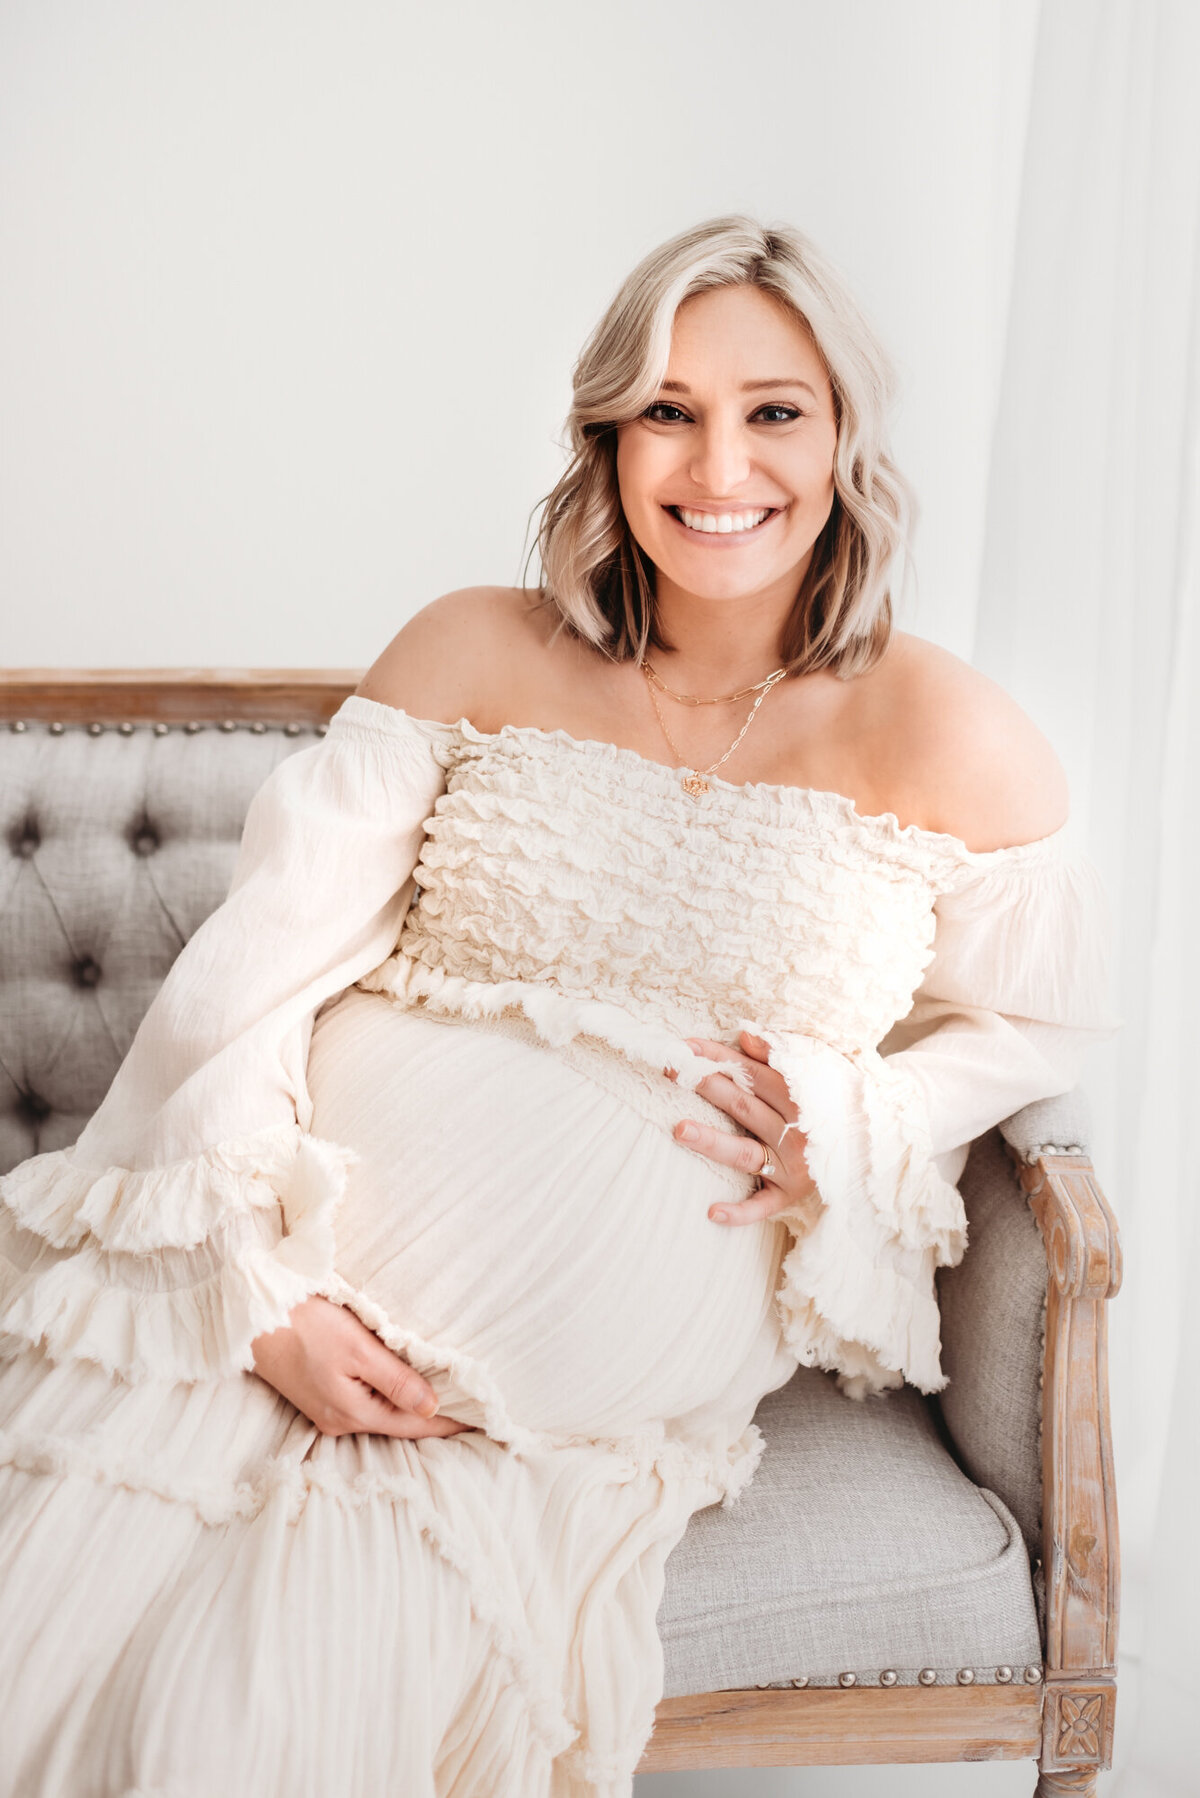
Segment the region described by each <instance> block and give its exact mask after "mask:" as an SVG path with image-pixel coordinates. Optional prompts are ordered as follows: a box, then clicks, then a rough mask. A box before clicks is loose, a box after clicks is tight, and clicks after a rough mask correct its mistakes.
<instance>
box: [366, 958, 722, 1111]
mask: <svg viewBox="0 0 1200 1798" xmlns="http://www.w3.org/2000/svg"><path fill="white" fill-rule="evenodd" d="M356 984H357V985H358V986H359V987H360V988H361V989H362V990H363V991H364V992H368V993H385V994H387V995H388V997H389V998H392V999H395V1000H396V1001H397V1003H398V1004H400V1005H402V1006H405V1007H412V1008H418V1009H424V1010H426V1011H430V1012H435V1013H438V1014H441V1015H444V1016H452V1017H462V1018H492V1017H497V1016H499V1015H500V1014H501V1013H503V1012H506V1011H513V1010H516V1011H520V1012H523V1013H524V1015H525V1016H526V1017H527V1018H528V1019H529V1021H530V1023H531V1024H532V1025H533V1026H534V1028H535V1030H536V1031H537V1033H538V1035H539V1036H540V1037H541V1038H542V1040H543V1041H544V1042H546V1043H549V1044H550V1045H551V1046H552V1047H554V1048H561V1047H562V1046H563V1045H564V1044H566V1043H569V1042H570V1041H571V1040H572V1039H573V1038H574V1037H577V1036H592V1037H598V1038H599V1039H600V1040H601V1041H602V1042H606V1043H608V1044H609V1045H610V1046H611V1047H612V1048H614V1049H617V1050H619V1051H620V1052H621V1053H622V1054H623V1055H628V1056H630V1057H631V1058H632V1059H633V1060H635V1061H640V1062H644V1063H645V1064H646V1065H647V1066H649V1067H657V1068H661V1067H664V1066H668V1067H673V1068H674V1069H675V1070H676V1072H677V1074H678V1076H679V1079H678V1084H679V1085H680V1086H681V1087H683V1088H685V1089H686V1090H687V1091H689V1092H693V1091H694V1090H695V1088H696V1087H697V1086H698V1085H699V1083H700V1081H701V1080H703V1079H705V1078H706V1077H707V1076H708V1075H709V1074H725V1075H726V1076H727V1077H729V1078H730V1079H732V1080H733V1081H734V1084H735V1085H737V1086H740V1087H742V1088H743V1090H744V1091H747V1092H749V1091H750V1090H751V1088H750V1082H749V1076H748V1075H747V1074H746V1073H745V1071H744V1069H742V1068H741V1066H740V1064H734V1065H731V1064H730V1063H729V1062H728V1061H713V1060H711V1059H710V1058H709V1057H708V1056H707V1055H697V1054H695V1053H694V1051H693V1050H691V1049H689V1048H688V1046H687V1043H686V1041H685V1040H684V1038H683V1037H681V1036H678V1035H677V1034H676V1033H675V1032H674V1031H673V1030H670V1029H668V1028H667V1026H666V1025H663V1024H655V1023H653V1022H651V1021H650V1020H648V1019H644V1018H637V1017H634V1016H633V1014H632V1013H631V1012H628V1011H626V1010H625V1009H624V1008H623V1007H622V1006H620V1005H613V1004H610V1003H609V1002H608V1001H607V1000H603V999H575V998H571V997H570V996H569V995H568V994H566V993H562V992H558V991H557V990H556V989H555V988H554V987H551V986H546V985H537V984H536V983H534V982H533V981H526V980H496V981H485V980H469V979H467V978H466V976H465V975H462V974H447V973H446V971H445V970H444V969H443V968H427V967H425V966H424V965H423V964H422V963H420V962H414V961H412V960H411V959H410V958H409V957H408V956H407V955H404V954H399V955H393V956H390V957H389V958H388V960H387V961H385V962H382V963H381V964H380V966H379V967H378V968H376V969H374V970H373V972H371V973H370V974H365V975H363V976H362V978H361V979H360V980H359V981H357V983H356Z"/></svg>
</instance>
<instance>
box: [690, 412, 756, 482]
mask: <svg viewBox="0 0 1200 1798" xmlns="http://www.w3.org/2000/svg"><path fill="white" fill-rule="evenodd" d="M690 473H691V478H692V480H693V481H694V483H695V485H696V486H697V487H698V488H699V489H701V491H702V492H703V493H704V494H705V496H706V497H707V498H708V499H733V498H735V497H736V495H737V492H738V489H739V488H740V487H743V486H744V485H745V483H746V481H747V479H748V478H749V474H750V452H749V448H748V446H747V443H746V440H745V437H744V436H743V434H742V432H741V431H740V430H739V429H737V428H736V427H730V426H728V425H718V424H709V425H706V426H705V427H704V428H703V429H702V430H701V431H700V433H699V436H698V440H697V442H696V445H695V451H694V454H693V456H692V461H691V469H690Z"/></svg>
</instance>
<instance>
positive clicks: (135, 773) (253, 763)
mask: <svg viewBox="0 0 1200 1798" xmlns="http://www.w3.org/2000/svg"><path fill="white" fill-rule="evenodd" d="M355 679H356V677H355V676H354V675H352V674H350V673H339V672H336V671H335V672H330V673H316V674H314V673H307V672H302V673H296V672H293V673H278V674H237V673H234V674H223V675H221V674H186V673H181V672H168V673H164V674H153V673H137V674H127V675H125V674H119V673H110V674H80V675H74V676H72V675H64V674H61V673H54V674H50V673H37V672H34V673H28V672H27V673H14V674H9V675H7V676H0V1170H3V1169H5V1168H8V1167H11V1166H13V1165H14V1164H15V1163H17V1162H19V1161H21V1160H24V1159H25V1158H26V1157H27V1156H29V1155H32V1154H34V1153H36V1152H38V1151H39V1150H43V1149H53V1148H60V1147H64V1146H66V1145H68V1144H69V1143H71V1142H73V1141H74V1140H75V1138H76V1136H77V1135H78V1134H79V1132H80V1130H81V1129H82V1127H83V1125H84V1123H85V1122H86V1120H87V1118H88V1117H89V1116H90V1114H91V1112H92V1110H93V1109H94V1108H95V1106H96V1105H97V1104H98V1103H99V1101H100V1099H101V1098H102V1097H103V1095H104V1093H105V1091H106V1089H107V1087H108V1085H109V1082H110V1081H111V1079H112V1076H113V1074H114V1073H115V1072H116V1069H117V1067H118V1065H119V1063H120V1061H121V1059H122V1057H123V1056H124V1054H125V1052H126V1050H127V1049H128V1047H129V1044H130V1043H131V1041H132V1039H133V1036H134V1033H135V1031H136V1029H137V1026H138V1023H139V1021H140V1019H141V1017H142V1015H143V1014H144V1012H145V1010H146V1008H147V1006H148V1005H149V1003H150V1000H151V998H152V996H153V994H154V992H155V991H156V989H157V987H158V985H159V983H160V982H161V980H162V979H163V976H164V975H165V973H166V971H167V969H168V968H169V967H170V965H171V963H172V961H173V960H174V958H175V956H176V955H177V954H178V952H179V950H180V949H181V947H182V946H183V944H184V943H185V942H186V941H187V939H188V938H189V937H190V936H191V934H192V932H193V931H194V930H195V929H196V928H197V926H198V925H199V924H200V923H201V921H202V920H203V919H204V918H205V917H206V916H207V915H208V913H209V912H210V911H211V910H212V909H213V908H214V907H215V906H216V905H217V904H219V903H220V901H221V899H222V898H223V896H224V893H225V889H226V887H227V885H228V881H229V878H230V874H231V871H232V866H233V860H234V856H235V853H236V849H237V844H238V840H239V837H240V834H241V828H242V823H243V820H244V817H245V813H246V810H247V807H248V805H249V801H250V798H251V795H252V794H253V793H254V791H255V790H256V789H257V787H258V786H259V785H260V784H261V783H262V781H263V780H264V779H265V778H266V776H267V774H268V773H269V772H270V771H271V769H272V768H273V767H274V766H275V765H276V764H277V763H278V762H279V761H280V760H281V758H283V757H284V756H287V755H289V754H291V753H293V751H294V750H296V749H297V748H300V747H302V746H304V745H305V744H308V743H311V742H312V741H313V734H314V732H316V733H320V732H321V731H322V730H323V728H324V721H325V720H326V719H327V718H328V717H329V716H330V715H331V714H332V712H333V711H334V710H335V709H336V707H337V705H338V704H340V702H341V700H342V698H343V697H344V696H345V694H346V693H347V692H348V691H349V690H350V689H351V687H352V686H353V685H354V681H355ZM1087 1138H1088V1123H1087V1114H1086V1108H1085V1105H1084V1102H1083V1097H1082V1094H1080V1093H1078V1092H1077V1093H1073V1094H1070V1095H1067V1096H1066V1097H1064V1098H1061V1099H1053V1100H1046V1101H1042V1102H1039V1103H1038V1104H1036V1105H1031V1106H1029V1107H1027V1108H1026V1109H1025V1110H1024V1111H1022V1112H1020V1113H1018V1114H1017V1115H1016V1116H1015V1117H1012V1118H1009V1119H1007V1120H1006V1121H1005V1122H1004V1123H1003V1124H1001V1125H1000V1126H999V1127H998V1128H997V1129H993V1130H990V1131H988V1132H987V1133H986V1134H985V1135H983V1136H981V1137H980V1138H979V1139H978V1140H977V1141H976V1142H975V1143H974V1144H973V1146H972V1149H971V1154H970V1158H969V1160H968V1162H967V1166H966V1169H965V1171H964V1173H963V1176H962V1181H961V1189H962V1192H963V1197H964V1201H965V1205H966V1210H967V1215H968V1221H969V1232H970V1248H969V1250H968V1252H967V1254H966V1256H965V1257H964V1259H963V1261H962V1262H961V1264H960V1265H959V1266H958V1267H957V1268H954V1269H943V1270H941V1272H940V1274H939V1299H940V1304H941V1312H942V1340H943V1364H944V1367H945V1370H946V1372H947V1374H948V1376H949V1384H948V1385H947V1387H946V1388H945V1390H944V1391H943V1392H942V1393H940V1394H939V1395H937V1396H936V1397H934V1398H929V1399H927V1398H925V1397H923V1396H922V1395H921V1394H920V1393H919V1392H917V1391H916V1390H915V1389H914V1388H912V1387H905V1388H903V1389H901V1390H898V1391H894V1392H891V1393H889V1394H888V1395H887V1396H886V1397H885V1398H880V1399H873V1400H869V1401H867V1402H866V1403H863V1404H856V1403H853V1402H851V1401H848V1400H847V1399H845V1398H843V1397H842V1396H841V1394H840V1393H839V1392H838V1391H837V1389H836V1386H835V1385H834V1383H833V1380H832V1377H831V1376H828V1375H825V1374H823V1373H821V1372H819V1371H817V1370H814V1369H809V1368H799V1369H798V1370H797V1372H796V1374H795V1375H794V1377H793V1378H792V1379H791V1380H790V1381H789V1382H788V1384H787V1385H786V1386H784V1387H783V1388H781V1389H780V1390H779V1391H777V1392H774V1393H771V1394H770V1395H769V1396H768V1397H767V1398H766V1399H764V1401H763V1403H762V1405H761V1406H760V1408H759V1412H758V1416H757V1421H758V1423H759V1425H760V1426H761V1428H762V1430H763V1433H764V1436H765V1438H766V1442H767V1447H766V1452H765V1454H764V1456H763V1460H762V1462H761V1464H760V1467H759V1470H758V1473H757V1475H756V1477H755V1479H754V1481H753V1483H752V1485H751V1486H750V1488H749V1489H748V1490H747V1491H746V1493H745V1494H744V1495H743V1496H742V1498H741V1499H740V1500H739V1502H738V1504H737V1505H736V1506H734V1507H732V1508H730V1509H729V1510H723V1509H722V1508H721V1507H719V1506H714V1507H711V1508H709V1509H707V1510H705V1511H701V1512H699V1513H697V1515H696V1516H695V1517H694V1518H693V1519H692V1522H691V1523H690V1525H689V1527H688V1530H687V1532H686V1534H685V1536H684V1537H683V1539H682V1541H681V1542H680V1543H679V1544H678V1546H677V1547H676V1549H675V1550H674V1552H673V1553H672V1555H671V1556H670V1558H669V1560H668V1562H667V1570H666V1584H665V1590H664V1593H663V1597H662V1602H661V1605H660V1609H659V1613H658V1622H659V1633H660V1637H661V1640H662V1643H663V1650H664V1657H665V1676H666V1677H665V1696H664V1699H663V1701H662V1703H661V1705H660V1706H659V1711H658V1721H657V1724H656V1728H655V1732H654V1736H653V1738H652V1740H651V1742H650V1744H649V1746H648V1749H647V1752H646V1756H645V1759H644V1762H643V1770H644V1771H649V1770H662V1769H668V1768H699V1767H719V1766H735V1765H770V1764H774V1765H800V1764H833V1763H856V1762H869V1761H870V1762H889V1761H933V1760H968V1761H969V1760H985V1759H1000V1758H1005V1759H1017V1758H1031V1759H1037V1760H1038V1762H1039V1768H1040V1771H1039V1778H1038V1787H1037V1790H1038V1792H1039V1793H1041V1794H1043V1798H1048V1795H1049V1794H1058V1793H1067V1792H1073V1793H1084V1794H1087V1793H1092V1792H1094V1790H1095V1777H1096V1769H1097V1768H1099V1767H1104V1766H1107V1765H1108V1764H1109V1763H1110V1756H1111V1741H1112V1728H1113V1716H1114V1707H1115V1681H1114V1668H1115V1660H1116V1631H1117V1590H1118V1559H1117V1526H1116V1509H1115V1498H1114V1486H1113V1472H1112V1459H1111V1445H1110V1437H1109V1420H1108V1398H1107V1377H1106V1335H1105V1305H1106V1301H1107V1300H1108V1298H1109V1297H1111V1296H1112V1295H1113V1294H1114V1293H1115V1292H1116V1290H1117V1287H1118V1284H1119V1279H1120V1261H1119V1248H1118V1242H1117V1232H1116V1227H1115V1224H1114V1222H1113V1218H1112V1215H1111V1213H1110V1211H1109V1209H1108V1206H1107V1204H1106V1202H1105V1200H1104V1197H1103V1195H1102V1193H1101V1192H1100V1190H1099V1188H1098V1186H1097V1184H1096V1180H1095V1177H1094V1172H1093V1169H1092V1166H1091V1162H1090V1160H1089V1157H1088V1152H1087Z"/></svg>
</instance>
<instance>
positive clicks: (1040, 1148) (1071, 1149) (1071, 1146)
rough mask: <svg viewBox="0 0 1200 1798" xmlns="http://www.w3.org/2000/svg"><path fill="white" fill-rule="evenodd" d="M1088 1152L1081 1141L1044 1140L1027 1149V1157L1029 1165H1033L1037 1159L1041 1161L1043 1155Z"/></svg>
mask: <svg viewBox="0 0 1200 1798" xmlns="http://www.w3.org/2000/svg"><path fill="white" fill-rule="evenodd" d="M1086 1154H1087V1150H1086V1149H1085V1148H1084V1146H1083V1144H1082V1143H1079V1142H1072V1143H1055V1142H1044V1143H1039V1144H1037V1146H1036V1147H1035V1148H1032V1149H1026V1151H1025V1159H1026V1161H1027V1162H1028V1163H1029V1165H1030V1166H1031V1167H1032V1166H1033V1163H1034V1162H1035V1161H1040V1160H1041V1158H1042V1156H1043V1155H1086Z"/></svg>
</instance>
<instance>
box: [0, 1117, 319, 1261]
mask: <svg viewBox="0 0 1200 1798" xmlns="http://www.w3.org/2000/svg"><path fill="white" fill-rule="evenodd" d="M302 1134H303V1133H302V1131H301V1129H300V1126H299V1125H298V1124H281V1125H277V1126H273V1127H272V1128H271V1129H269V1130H265V1131H262V1132H260V1133H258V1134H257V1135H255V1136H250V1137H246V1138H244V1139H242V1140H241V1141H240V1142H232V1143H223V1144H221V1145H220V1146H219V1147H216V1148H211V1149H206V1150H205V1151H204V1152H203V1154H200V1155H197V1156H194V1157H192V1158H191V1159H190V1160H187V1161H175V1162H171V1163H169V1164H168V1165H167V1166H166V1167H154V1168H144V1169H133V1168H125V1167H110V1168H106V1169H105V1170H104V1171H102V1172H98V1171H97V1170H95V1169H93V1168H86V1167H82V1166H80V1164H79V1163H78V1162H77V1161H76V1159H75V1155H74V1152H73V1150H71V1149H55V1150H51V1151H50V1152H48V1153H47V1154H44V1155H35V1156H33V1157H32V1158H31V1159H30V1160H29V1161H24V1162H22V1163H21V1165H20V1166H19V1167H16V1168H14V1169H13V1171H12V1172H11V1173H10V1174H4V1175H2V1176H0V1200H3V1202H4V1203H5V1204H6V1205H7V1206H8V1208H9V1210H10V1211H11V1212H12V1214H13V1216H14V1217H15V1218H16V1220H17V1222H18V1223H19V1224H21V1225H22V1227H23V1228H24V1229H26V1230H32V1231H33V1232H34V1234H35V1235H37V1236H40V1237H42V1238H43V1240H44V1241H46V1242H48V1243H51V1244H53V1246H54V1247H55V1248H59V1249H66V1248H74V1247H75V1246H76V1245H77V1244H78V1243H81V1242H82V1241H83V1240H84V1238H85V1237H86V1236H91V1237H93V1238H94V1239H95V1240H96V1242H98V1243H99V1244H100V1246H101V1248H104V1249H108V1250H110V1251H111V1252H113V1253H116V1254H145V1253H147V1252H148V1251H151V1250H154V1249H192V1248H197V1247H198V1246H199V1245H200V1243H202V1242H206V1241H207V1240H208V1238H209V1237H210V1236H211V1235H212V1234H213V1232H214V1231H215V1230H216V1229H217V1228H218V1227H219V1226H220V1225H221V1223H222V1222H223V1221H224V1220H225V1219H226V1218H227V1217H229V1216H230V1215H231V1214H232V1213H233V1212H235V1211H240V1210H243V1209H245V1208H246V1207H247V1206H250V1207H254V1206H263V1207H268V1208H269V1207H270V1206H272V1205H275V1204H277V1203H278V1199H277V1196H276V1190H275V1189H276V1186H277V1184H278V1183H279V1182H280V1181H281V1180H283V1179H284V1177H285V1175H286V1173H287V1170H288V1169H289V1168H290V1166H291V1164H292V1162H293V1160H294V1159H295V1156H296V1152H297V1147H298V1145H299V1141H300V1137H301V1135H302Z"/></svg>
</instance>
